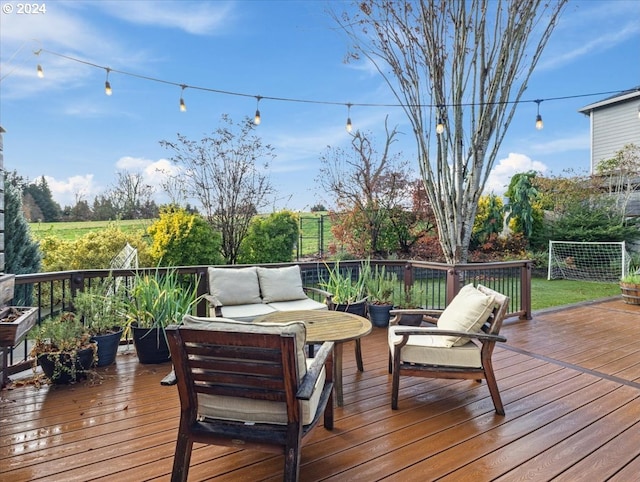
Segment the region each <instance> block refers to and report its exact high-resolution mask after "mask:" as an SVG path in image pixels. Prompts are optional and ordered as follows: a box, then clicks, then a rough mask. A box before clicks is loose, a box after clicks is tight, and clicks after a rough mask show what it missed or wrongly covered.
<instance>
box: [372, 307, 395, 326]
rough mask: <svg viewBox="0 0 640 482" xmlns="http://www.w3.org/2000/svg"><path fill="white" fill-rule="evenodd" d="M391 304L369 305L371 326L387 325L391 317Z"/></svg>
mask: <svg viewBox="0 0 640 482" xmlns="http://www.w3.org/2000/svg"><path fill="white" fill-rule="evenodd" d="M392 308H393V305H376V304H370V305H369V319H370V320H371V324H373V326H377V327H378V328H384V327H385V326H389V319H390V318H391V317H390V315H389V312H390V311H391V310H392Z"/></svg>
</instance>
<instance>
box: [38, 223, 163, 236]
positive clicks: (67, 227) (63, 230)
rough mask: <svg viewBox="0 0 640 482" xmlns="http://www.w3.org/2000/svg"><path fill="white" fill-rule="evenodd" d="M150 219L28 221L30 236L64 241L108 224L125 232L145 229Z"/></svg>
mask: <svg viewBox="0 0 640 482" xmlns="http://www.w3.org/2000/svg"><path fill="white" fill-rule="evenodd" d="M153 221H154V220H152V219H128V220H124V221H82V222H59V223H29V226H30V228H31V234H32V236H33V237H34V238H35V239H37V240H40V239H42V238H44V237H45V236H55V237H56V238H59V239H63V240H65V241H75V240H76V239H79V238H81V237H82V236H84V235H85V234H87V233H90V232H91V231H96V230H99V229H104V228H106V227H108V226H110V225H115V226H118V227H120V229H121V230H122V231H124V232H125V233H130V232H133V231H138V230H140V231H146V229H147V227H149V226H150V225H151V223H152V222H153Z"/></svg>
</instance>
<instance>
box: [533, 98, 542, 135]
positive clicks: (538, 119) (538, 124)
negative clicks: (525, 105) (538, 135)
mask: <svg viewBox="0 0 640 482" xmlns="http://www.w3.org/2000/svg"><path fill="white" fill-rule="evenodd" d="M534 102H535V103H536V104H538V114H537V115H536V129H538V130H539V131H541V130H542V128H543V127H544V123H543V122H542V116H541V115H540V102H542V99H536V100H534Z"/></svg>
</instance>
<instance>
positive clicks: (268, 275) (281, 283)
mask: <svg viewBox="0 0 640 482" xmlns="http://www.w3.org/2000/svg"><path fill="white" fill-rule="evenodd" d="M258 279H259V280H260V291H261V292H262V301H263V302H264V303H276V302H278V301H293V300H302V299H305V298H306V297H307V295H306V294H305V292H304V290H303V289H302V276H301V275H300V266H298V265H295V266H288V267H286V268H263V267H260V266H259V267H258Z"/></svg>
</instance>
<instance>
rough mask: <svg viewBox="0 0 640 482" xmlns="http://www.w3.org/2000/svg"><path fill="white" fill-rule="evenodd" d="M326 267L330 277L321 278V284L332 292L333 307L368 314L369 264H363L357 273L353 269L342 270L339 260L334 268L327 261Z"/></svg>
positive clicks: (362, 314)
mask: <svg viewBox="0 0 640 482" xmlns="http://www.w3.org/2000/svg"><path fill="white" fill-rule="evenodd" d="M325 267H326V268H327V271H328V277H327V278H326V279H325V278H321V281H320V283H319V285H320V287H321V288H323V289H324V290H326V291H328V292H329V293H331V295H332V296H331V302H332V304H333V309H335V310H337V311H346V312H348V313H353V314H355V315H360V316H366V314H367V304H366V303H367V289H366V279H367V276H368V274H369V271H370V266H369V264H368V263H366V264H363V265H362V266H361V268H360V271H359V272H358V273H357V274H356V273H354V272H353V270H352V269H346V270H341V269H340V262H338V261H336V263H335V264H334V265H333V268H330V267H329V266H328V265H327V264H326V263H325Z"/></svg>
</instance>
